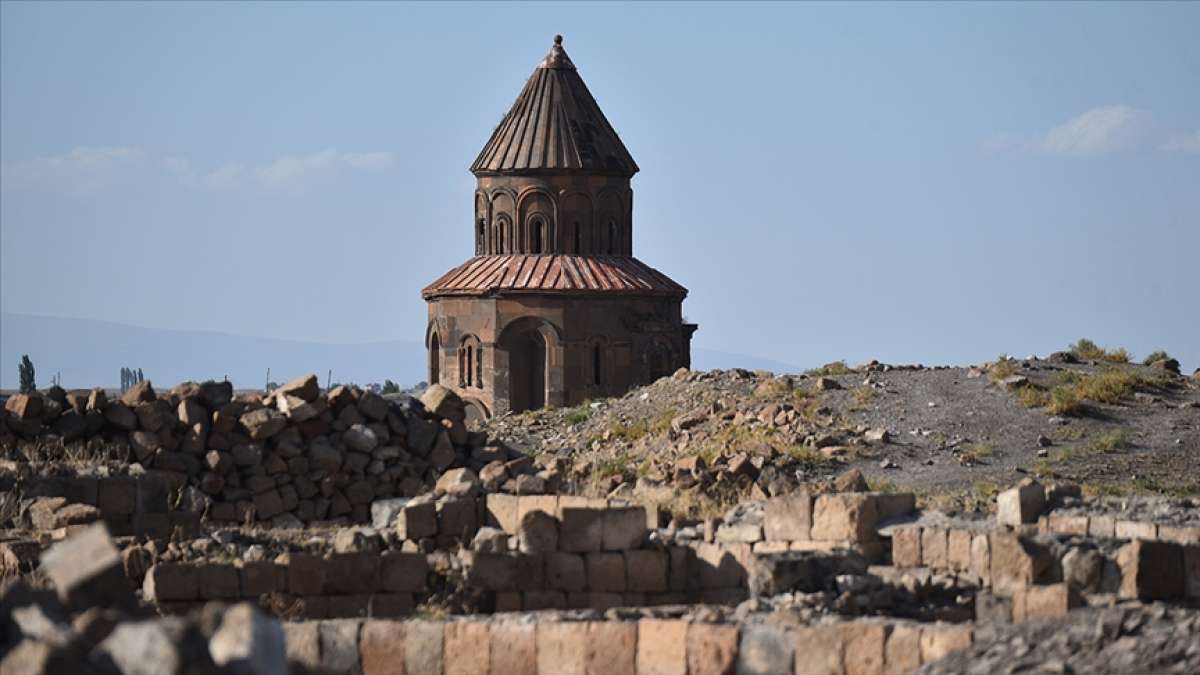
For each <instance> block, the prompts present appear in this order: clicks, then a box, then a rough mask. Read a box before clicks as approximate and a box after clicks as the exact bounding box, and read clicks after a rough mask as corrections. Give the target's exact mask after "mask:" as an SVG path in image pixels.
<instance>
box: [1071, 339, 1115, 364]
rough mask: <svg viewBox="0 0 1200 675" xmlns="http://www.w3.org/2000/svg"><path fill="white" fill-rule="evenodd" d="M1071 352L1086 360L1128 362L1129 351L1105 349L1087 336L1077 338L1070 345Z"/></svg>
mask: <svg viewBox="0 0 1200 675" xmlns="http://www.w3.org/2000/svg"><path fill="white" fill-rule="evenodd" d="M1069 349H1070V351H1071V353H1072V354H1074V355H1075V356H1077V357H1078V358H1081V359H1084V360H1087V361H1112V362H1113V363H1129V359H1130V356H1129V352H1127V351H1125V350H1124V349H1114V350H1111V351H1110V350H1107V349H1105V348H1103V347H1101V346H1100V345H1098V344H1096V343H1095V342H1092V341H1091V340H1089V339H1087V338H1079V340H1078V341H1077V342H1076V343H1075V344H1073V345H1071V346H1070V348H1069Z"/></svg>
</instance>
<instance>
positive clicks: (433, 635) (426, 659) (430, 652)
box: [404, 621, 445, 675]
mask: <svg viewBox="0 0 1200 675" xmlns="http://www.w3.org/2000/svg"><path fill="white" fill-rule="evenodd" d="M444 641H445V625H444V624H443V623H442V622H440V621H409V622H406V623H405V624H404V672H405V673H409V674H410V675H414V674H415V673H429V675H442V673H443V672H444V671H443V668H442V664H443V663H444V661H443V649H442V646H443V644H444Z"/></svg>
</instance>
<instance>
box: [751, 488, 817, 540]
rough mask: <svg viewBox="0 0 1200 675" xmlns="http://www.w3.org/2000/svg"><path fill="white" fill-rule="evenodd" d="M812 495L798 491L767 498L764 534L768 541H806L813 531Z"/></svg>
mask: <svg viewBox="0 0 1200 675" xmlns="http://www.w3.org/2000/svg"><path fill="white" fill-rule="evenodd" d="M812 506H813V503H812V495H810V494H809V493H808V492H804V491H801V492H796V493H794V494H790V495H787V496H784V497H772V498H771V499H768V500H767V503H766V507H765V509H764V516H763V534H764V535H765V536H766V539H767V541H806V540H808V539H809V536H810V533H811V531H812Z"/></svg>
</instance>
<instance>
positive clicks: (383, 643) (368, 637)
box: [358, 621, 406, 675]
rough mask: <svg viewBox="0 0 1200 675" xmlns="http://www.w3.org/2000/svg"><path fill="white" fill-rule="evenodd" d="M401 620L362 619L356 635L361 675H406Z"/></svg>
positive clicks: (402, 623) (403, 624)
mask: <svg viewBox="0 0 1200 675" xmlns="http://www.w3.org/2000/svg"><path fill="white" fill-rule="evenodd" d="M404 626H405V623H404V622H402V621H364V622H363V625H362V632H361V633H359V637H358V653H359V663H360V664H361V666H362V672H363V675H406V673H405V669H404Z"/></svg>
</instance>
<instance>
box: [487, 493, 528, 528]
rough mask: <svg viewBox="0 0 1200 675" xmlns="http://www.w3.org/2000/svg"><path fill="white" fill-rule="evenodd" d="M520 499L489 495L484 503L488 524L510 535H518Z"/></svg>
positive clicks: (503, 495) (512, 496) (510, 496)
mask: <svg viewBox="0 0 1200 675" xmlns="http://www.w3.org/2000/svg"><path fill="white" fill-rule="evenodd" d="M519 499H520V497H516V496H514V495H505V494H499V493H496V494H489V495H488V496H487V499H486V500H485V501H484V510H485V511H486V512H487V524H488V525H491V526H492V527H498V528H500V529H501V530H504V531H505V532H507V533H509V534H516V533H517V523H519V522H520V521H519V520H518V519H517V500H519Z"/></svg>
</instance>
